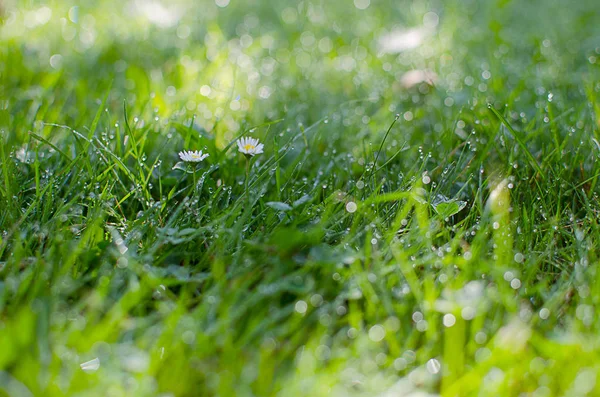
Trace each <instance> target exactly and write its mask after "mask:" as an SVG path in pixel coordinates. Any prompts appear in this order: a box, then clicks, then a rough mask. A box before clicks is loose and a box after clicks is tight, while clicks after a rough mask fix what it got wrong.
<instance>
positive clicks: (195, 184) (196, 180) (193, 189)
mask: <svg viewBox="0 0 600 397" xmlns="http://www.w3.org/2000/svg"><path fill="white" fill-rule="evenodd" d="M197 184H198V179H197V178H196V166H194V185H193V187H192V193H193V194H195V193H196V187H197Z"/></svg>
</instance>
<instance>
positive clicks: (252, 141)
mask: <svg viewBox="0 0 600 397" xmlns="http://www.w3.org/2000/svg"><path fill="white" fill-rule="evenodd" d="M237 145H238V150H239V151H240V153H244V154H245V155H247V156H254V155H256V154H261V153H262V152H263V148H264V147H265V145H263V144H262V143H258V139H256V138H250V137H243V138H240V139H238V140H237Z"/></svg>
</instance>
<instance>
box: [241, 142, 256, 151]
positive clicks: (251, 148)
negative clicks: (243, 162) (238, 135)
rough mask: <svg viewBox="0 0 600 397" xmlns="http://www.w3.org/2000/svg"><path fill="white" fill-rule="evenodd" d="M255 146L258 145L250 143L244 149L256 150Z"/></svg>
mask: <svg viewBox="0 0 600 397" xmlns="http://www.w3.org/2000/svg"><path fill="white" fill-rule="evenodd" d="M255 148H256V146H254V145H252V144H251V143H248V144H246V145H245V146H244V150H246V151H250V150H254V149H255Z"/></svg>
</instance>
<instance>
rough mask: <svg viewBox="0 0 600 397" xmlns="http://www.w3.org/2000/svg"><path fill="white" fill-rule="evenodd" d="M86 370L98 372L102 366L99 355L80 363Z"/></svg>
mask: <svg viewBox="0 0 600 397" xmlns="http://www.w3.org/2000/svg"><path fill="white" fill-rule="evenodd" d="M79 366H80V367H81V369H82V370H83V371H84V372H96V371H97V370H98V369H99V368H100V359H99V358H98V357H96V358H94V359H93V360H90V361H86V362H84V363H81V364H79Z"/></svg>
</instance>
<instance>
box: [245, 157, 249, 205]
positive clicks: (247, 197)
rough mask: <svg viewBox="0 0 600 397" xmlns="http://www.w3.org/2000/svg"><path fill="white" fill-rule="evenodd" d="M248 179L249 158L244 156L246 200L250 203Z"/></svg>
mask: <svg viewBox="0 0 600 397" xmlns="http://www.w3.org/2000/svg"><path fill="white" fill-rule="evenodd" d="M249 180H250V158H249V157H248V156H246V183H245V185H246V200H248V204H250V193H249V192H248V181H249Z"/></svg>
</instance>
